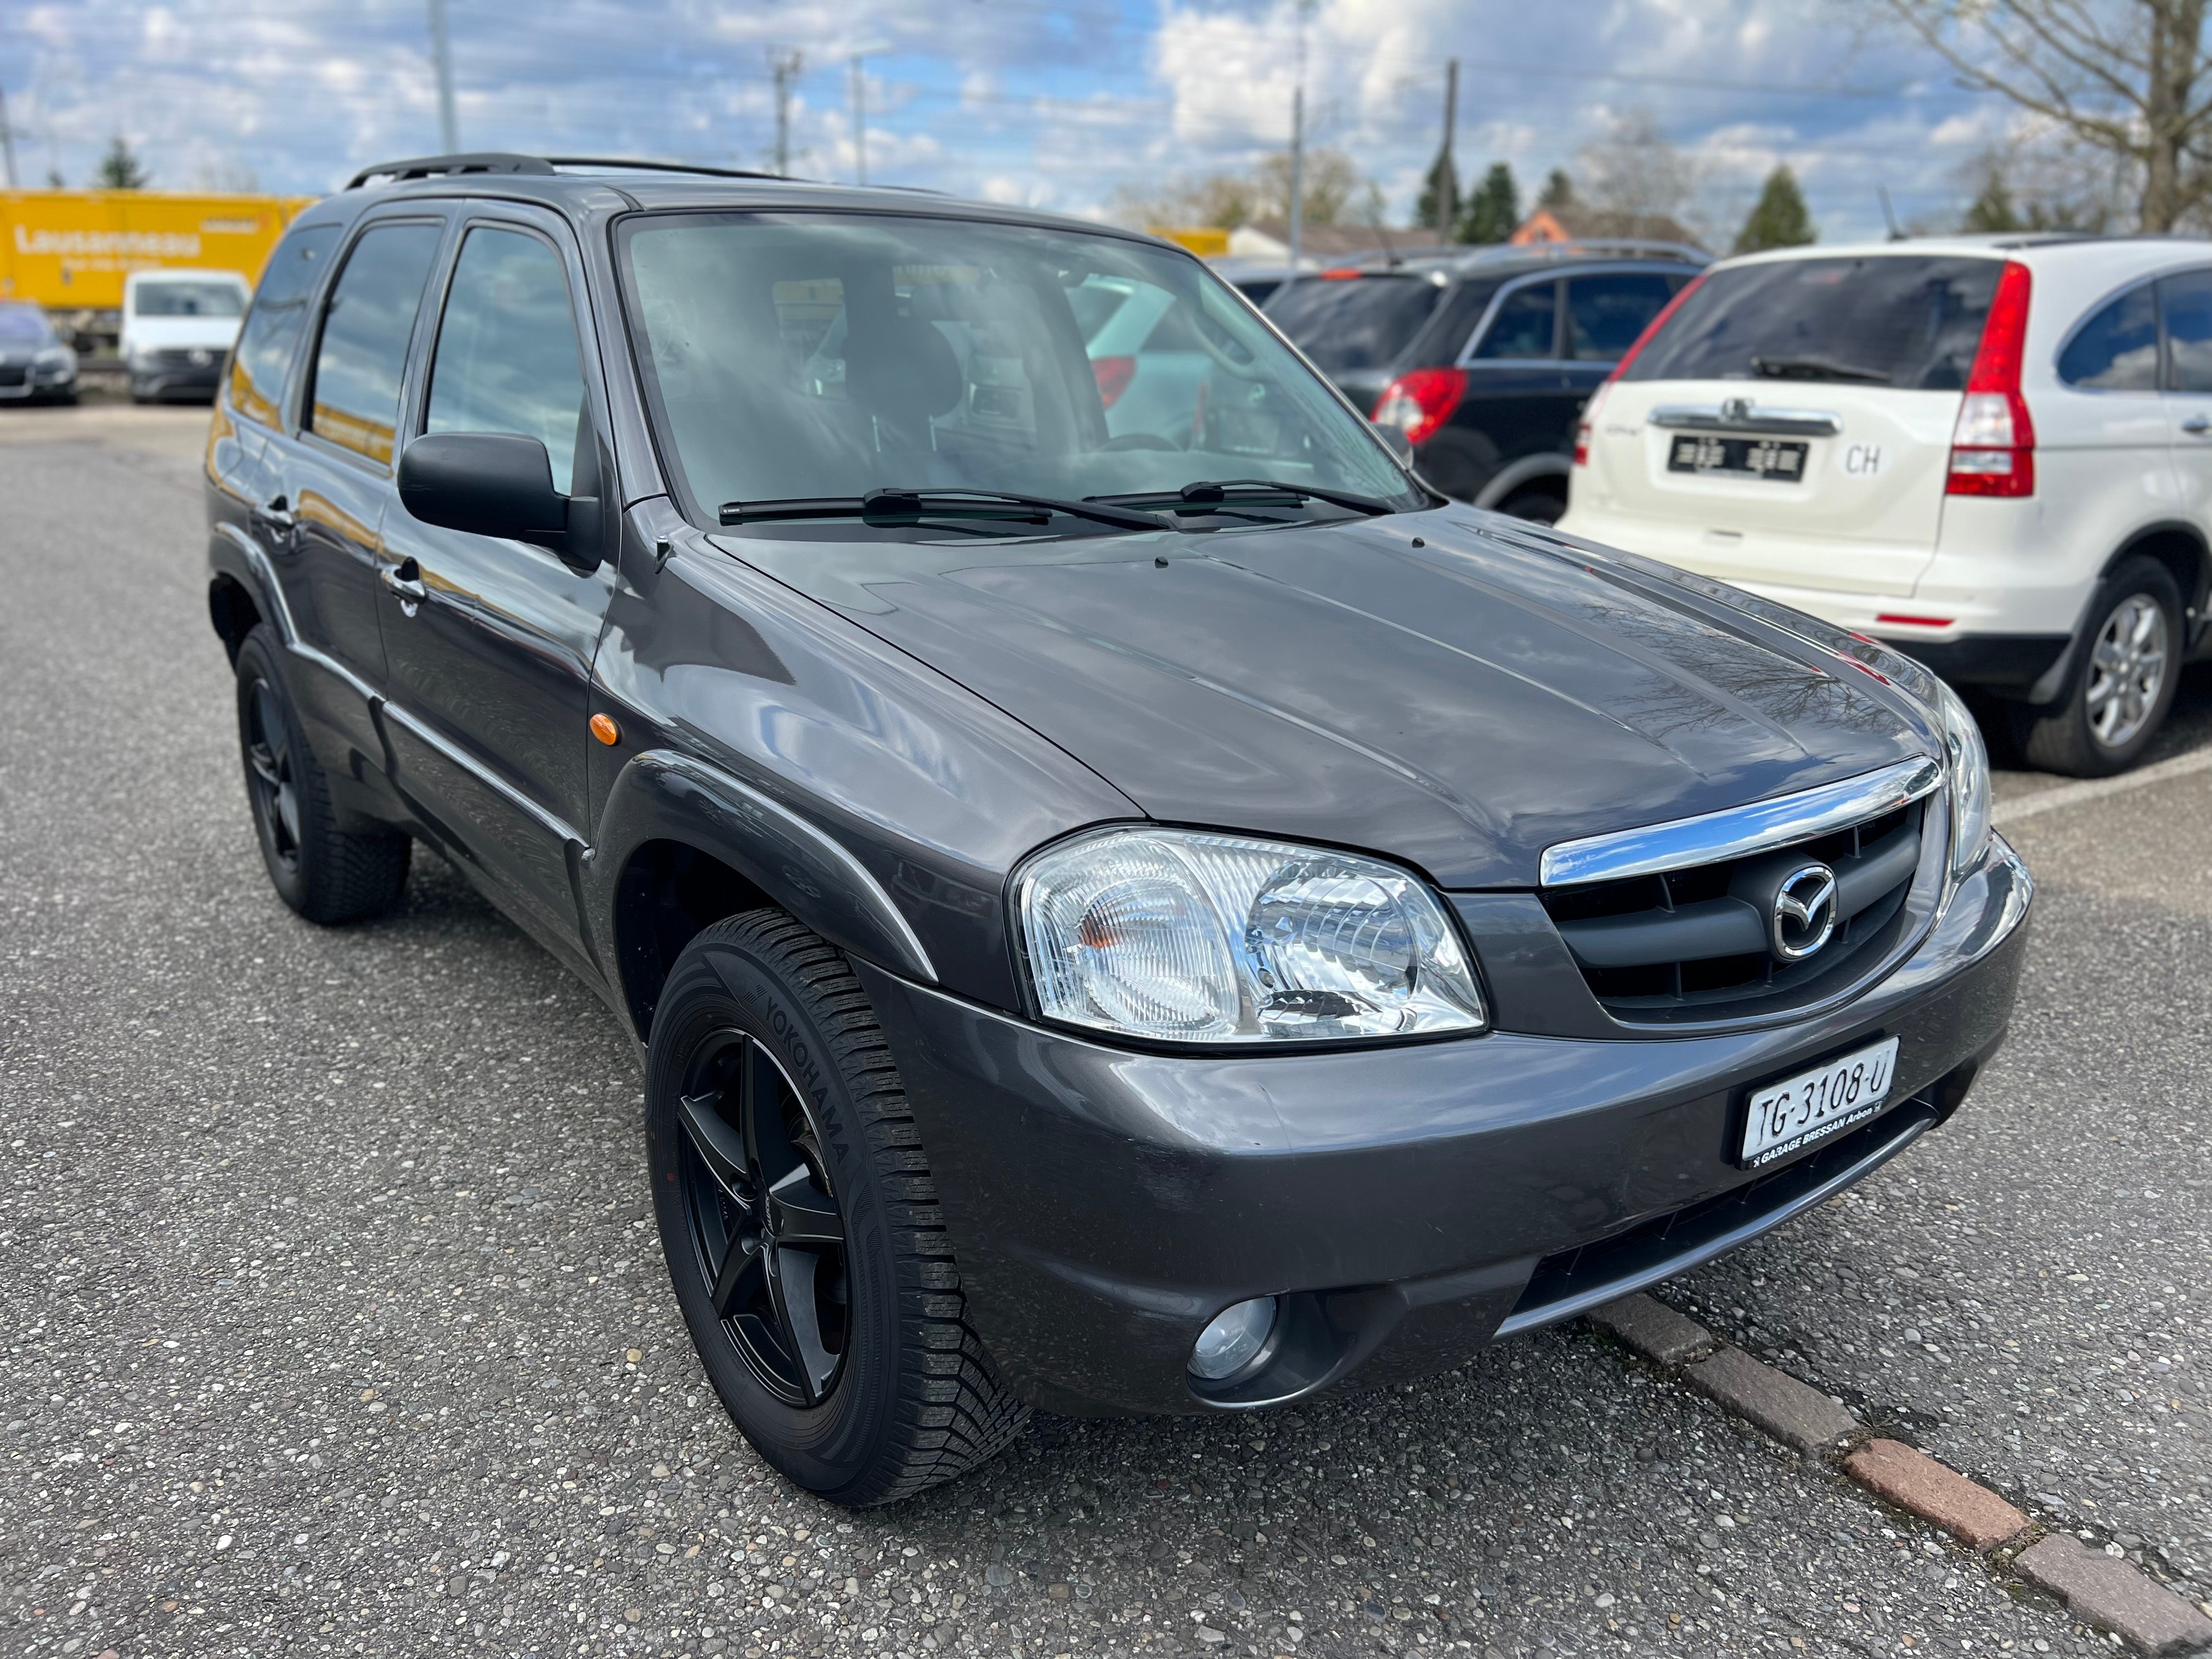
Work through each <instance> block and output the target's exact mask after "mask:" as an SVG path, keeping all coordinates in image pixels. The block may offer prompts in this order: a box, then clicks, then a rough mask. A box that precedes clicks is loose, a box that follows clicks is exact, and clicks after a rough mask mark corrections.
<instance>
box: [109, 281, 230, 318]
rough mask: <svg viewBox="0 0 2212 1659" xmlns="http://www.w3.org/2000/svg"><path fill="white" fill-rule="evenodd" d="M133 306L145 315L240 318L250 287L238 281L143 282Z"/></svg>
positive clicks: (142, 315) (140, 313) (141, 314)
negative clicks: (242, 286) (244, 287)
mask: <svg viewBox="0 0 2212 1659" xmlns="http://www.w3.org/2000/svg"><path fill="white" fill-rule="evenodd" d="M132 307H133V308H134V309H135V310H136V311H137V313H138V315H140V316H141V317H236V316H240V315H241V314H243V313H244V312H245V310H246V290H245V289H241V288H240V287H239V286H238V284H237V283H140V284H139V285H138V293H137V298H136V299H135V300H134V301H132Z"/></svg>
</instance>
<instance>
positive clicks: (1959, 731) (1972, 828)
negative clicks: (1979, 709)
mask: <svg viewBox="0 0 2212 1659" xmlns="http://www.w3.org/2000/svg"><path fill="white" fill-rule="evenodd" d="M1936 717H1937V719H1938V720H1940V721H1941V722H1942V727H1943V770H1944V774H1945V778H1944V782H1945V785H1946V787H1945V791H1944V793H1946V794H1947V795H1948V797H1949V799H1950V802H1951V875H1952V878H1953V879H1954V880H1955V879H1956V878H1959V877H1960V876H1963V875H1964V874H1966V872H1967V871H1968V870H1970V869H1972V867H1973V866H1974V864H1975V862H1976V860H1978V859H1980V857H1981V856H1982V849H1983V848H1984V847H1987V846H1988V845H1989V844H1990V751H1989V750H1988V749H1987V748H1986V747H1985V746H1984V744H1983V743H1982V728H1981V727H1980V726H1977V725H1975V724H1974V717H1973V715H1972V714H1970V713H1968V712H1967V709H1966V704H1965V703H1963V702H1960V701H1959V694H1958V693H1957V692H1955V691H1954V690H1952V689H1951V688H1950V687H1949V686H1948V685H1946V684H1943V682H1942V681H1941V680H1938V681H1936Z"/></svg>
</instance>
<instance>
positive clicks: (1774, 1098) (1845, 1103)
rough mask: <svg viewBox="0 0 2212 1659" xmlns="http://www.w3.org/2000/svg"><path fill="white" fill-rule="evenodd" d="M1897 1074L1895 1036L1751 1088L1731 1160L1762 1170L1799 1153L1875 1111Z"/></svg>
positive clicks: (1870, 1115) (1745, 1166)
mask: <svg viewBox="0 0 2212 1659" xmlns="http://www.w3.org/2000/svg"><path fill="white" fill-rule="evenodd" d="M1896 1073H1897V1039H1896V1038H1895V1037H1892V1038H1890V1039H1889V1041H1888V1042H1877V1043H1875V1045H1874V1046H1873V1047H1872V1048H1861V1049H1860V1050H1858V1052H1857V1053H1856V1054H1845V1055H1844V1057H1843V1058H1842V1059H1840V1060H1830V1061H1829V1062H1828V1063H1827V1064H1826V1065H1825V1066H1815V1067H1814V1069H1813V1070H1811V1071H1809V1072H1801V1073H1798V1074H1797V1075H1796V1077H1791V1078H1784V1079H1783V1080H1782V1081H1781V1082H1779V1083H1770V1084H1768V1085H1766V1086H1765V1088H1763V1089H1755V1090H1753V1091H1752V1096H1751V1106H1750V1109H1749V1110H1747V1112H1746V1113H1745V1114H1744V1121H1743V1149H1742V1151H1741V1152H1739V1153H1738V1154H1737V1156H1736V1162H1737V1163H1738V1164H1741V1165H1742V1166H1743V1167H1744V1168H1745V1169H1747V1170H1758V1169H1763V1168H1765V1166H1766V1165H1767V1164H1778V1163H1779V1162H1781V1160H1782V1159H1784V1158H1790V1157H1793V1156H1795V1155H1796V1153H1799V1152H1803V1151H1804V1150H1805V1149H1806V1148H1807V1147H1808V1146H1811V1145H1812V1144H1813V1143H1814V1141H1816V1140H1826V1139H1827V1138H1828V1137H1829V1136H1830V1135H1832V1134H1838V1133H1842V1132H1843V1131H1844V1130H1845V1129H1848V1128H1850V1127H1851V1126H1852V1125H1853V1124H1856V1123H1863V1122H1865V1121H1867V1120H1868V1119H1869V1118H1870V1117H1872V1116H1873V1115H1875V1113H1876V1112H1878V1111H1880V1110H1881V1103H1882V1101H1883V1099H1884V1098H1885V1097H1887V1095H1888V1093H1889V1085H1890V1083H1891V1081H1892V1079H1893V1078H1894V1077H1895V1075H1896Z"/></svg>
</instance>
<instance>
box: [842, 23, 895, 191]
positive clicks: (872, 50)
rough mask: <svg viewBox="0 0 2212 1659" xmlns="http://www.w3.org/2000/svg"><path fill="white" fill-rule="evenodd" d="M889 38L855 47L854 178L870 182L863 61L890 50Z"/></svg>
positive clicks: (866, 93)
mask: <svg viewBox="0 0 2212 1659" xmlns="http://www.w3.org/2000/svg"><path fill="white" fill-rule="evenodd" d="M890 49H891V43H890V41H888V40H864V41H862V42H861V43H860V45H859V46H855V47H854V48H853V94H852V101H853V179H854V183H855V184H862V185H865V184H866V183H867V182H868V89H867V82H866V70H864V69H863V68H862V67H861V65H862V64H863V62H864V61H865V60H866V59H867V58H872V57H874V56H875V55H876V54H877V53H878V52H889V51H890Z"/></svg>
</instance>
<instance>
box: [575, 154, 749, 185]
mask: <svg viewBox="0 0 2212 1659" xmlns="http://www.w3.org/2000/svg"><path fill="white" fill-rule="evenodd" d="M545 161H546V164H547V165H548V166H549V167H628V168H631V169H634V170H635V171H637V172H640V173H699V174H702V176H704V177H706V178H708V179H783V178H785V177H787V175H786V174H784V173H761V172H757V171H756V170H753V169H750V168H746V167H702V166H699V165H697V164H696V163H694V162H690V161H640V160H636V159H634V158H630V157H627V156H616V155H549V156H547V157H546V158H545Z"/></svg>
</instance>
